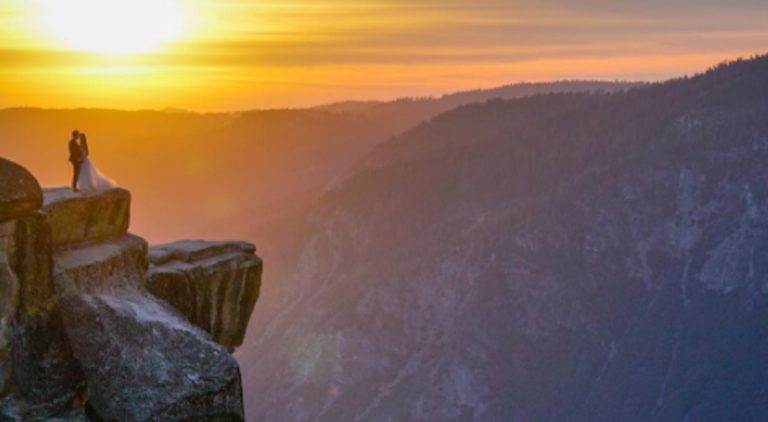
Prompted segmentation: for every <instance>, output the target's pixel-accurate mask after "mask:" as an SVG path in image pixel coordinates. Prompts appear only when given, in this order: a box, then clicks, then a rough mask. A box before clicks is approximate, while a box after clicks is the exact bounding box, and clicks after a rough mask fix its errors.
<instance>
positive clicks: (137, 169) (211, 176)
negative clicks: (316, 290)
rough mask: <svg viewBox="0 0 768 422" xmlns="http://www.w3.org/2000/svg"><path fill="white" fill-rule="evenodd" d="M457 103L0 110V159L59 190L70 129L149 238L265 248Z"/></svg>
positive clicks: (509, 91) (545, 88) (541, 88)
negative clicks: (369, 160) (374, 157)
mask: <svg viewBox="0 0 768 422" xmlns="http://www.w3.org/2000/svg"><path fill="white" fill-rule="evenodd" d="M628 86H631V85H630V84H623V83H616V84H599V83H592V82H585V83H576V82H568V83H551V84H539V85H535V86H522V85H521V86H520V87H518V88H516V87H514V86H513V87H509V88H503V89H499V90H495V91H488V92H487V93H485V94H483V95H492V96H497V97H498V96H505V97H518V96H522V95H529V94H533V93H540V92H553V91H558V90H560V89H572V90H573V89H584V90H587V89H589V90H592V89H605V90H610V89H625V88H627V87H628ZM459 97H460V99H459V100H456V99H454V100H450V104H448V103H447V102H446V101H442V102H440V104H437V103H435V102H434V101H431V100H429V101H428V100H424V101H410V100H409V101H396V102H391V103H382V104H380V105H379V107H380V108H381V109H382V111H381V112H368V113H356V112H337V111H330V110H322V109H297V110H253V111H245V112H238V113H214V114H197V113H191V112H180V111H179V110H166V111H118V110H100V109H75V110H44V109H29V108H17V109H6V110H0V127H2V128H3V139H5V140H6V142H2V143H0V156H4V157H8V158H10V159H12V160H15V161H16V162H19V163H21V164H23V165H24V166H26V167H27V168H29V169H30V170H31V171H32V172H33V173H34V174H35V175H36V177H37V178H38V179H39V180H40V182H41V183H42V184H43V185H47V186H57V185H67V184H68V183H69V180H70V177H71V176H70V174H71V167H70V164H69V163H68V162H67V159H66V157H67V156H66V154H67V152H66V142H67V141H68V137H69V133H70V132H71V131H72V129H75V128H77V129H80V130H81V131H85V132H86V133H87V134H88V139H89V142H90V146H91V150H92V154H93V158H94V161H95V164H96V166H97V167H99V168H100V169H101V170H102V171H103V172H104V173H106V174H107V175H108V176H110V177H111V178H114V179H115V180H116V181H117V182H118V183H119V184H120V185H121V186H127V187H130V189H131V192H132V193H133V195H134V210H135V212H134V215H133V217H134V218H133V224H134V227H135V228H136V229H137V230H138V231H140V232H141V233H144V234H145V235H146V236H147V238H148V239H150V240H152V241H161V242H165V241H169V240H172V239H175V238H177V237H179V236H186V237H189V236H192V237H206V238H240V237H241V234H242V232H243V226H247V229H246V231H247V232H248V233H252V234H255V236H254V238H253V239H249V240H251V241H255V242H257V243H258V244H266V242H267V241H268V240H271V239H265V240H264V242H262V239H261V237H260V235H259V233H261V232H262V228H271V227H272V226H273V225H274V221H275V220H276V219H282V218H285V217H286V216H287V215H291V214H293V213H295V212H297V210H300V209H303V208H304V207H306V206H308V205H309V204H311V203H312V202H313V201H314V200H316V199H317V198H319V196H320V195H321V194H322V192H324V191H325V190H326V189H327V188H328V186H331V185H332V184H333V183H335V182H336V181H338V180H341V179H343V177H344V175H345V174H346V173H347V170H348V168H349V166H351V165H352V164H353V163H355V162H357V161H358V160H359V159H360V158H361V157H363V156H364V155H365V154H366V153H368V152H369V151H370V150H371V148H372V147H373V146H374V145H376V144H378V143H380V142H383V141H385V140H387V139H388V138H390V137H392V136H395V135H398V134H400V133H401V132H404V131H405V130H407V129H410V128H411V127H413V126H415V125H416V124H418V123H420V122H421V121H422V120H425V119H429V118H431V117H432V116H434V115H436V114H438V113H440V112H442V111H446V110H447V109H448V108H446V107H450V108H452V107H454V106H455V105H458V104H460V103H462V101H467V102H470V101H474V100H475V99H476V97H473V96H467V95H464V94H462V95H460V96H459ZM377 104H378V103H377ZM422 104H426V105H425V106H422ZM416 108H418V109H419V110H418V112H417V110H416ZM168 198H173V201H168V200H167V199H168ZM201 198H204V200H201ZM182 215H183V216H184V218H183V219H180V218H179V216H182ZM232 221H241V222H244V224H232ZM278 237H279V236H278Z"/></svg>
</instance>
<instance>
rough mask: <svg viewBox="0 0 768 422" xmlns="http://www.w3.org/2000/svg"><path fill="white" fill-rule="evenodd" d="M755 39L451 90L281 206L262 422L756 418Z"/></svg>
mask: <svg viewBox="0 0 768 422" xmlns="http://www.w3.org/2000/svg"><path fill="white" fill-rule="evenodd" d="M766 116H768V56H760V57H755V58H752V59H750V60H739V61H736V62H732V63H728V64H723V65H720V66H718V67H716V68H713V69H710V70H708V71H707V72H705V73H703V74H700V75H697V76H694V77H691V78H687V77H686V78H681V79H677V80H672V81H669V82H665V83H659V84H653V85H648V86H643V87H637V88H634V89H631V90H629V91H627V92H618V93H592V94H584V93H560V94H548V95H537V96H531V97H527V98H522V99H516V100H492V101H488V102H485V103H481V104H472V105H465V106H462V107H459V108H457V109H455V110H452V111H449V112H447V113H444V114H442V115H439V116H437V117H435V118H433V119H431V121H429V122H426V123H423V124H421V125H419V126H417V127H415V128H413V129H412V130H410V131H408V132H406V133H404V134H402V135H401V136H397V137H395V138H394V139H391V140H389V141H387V142H384V143H381V144H379V145H378V146H376V147H375V148H374V149H373V150H372V151H371V152H370V153H369V154H367V155H366V157H365V158H364V159H363V160H362V161H361V162H360V163H359V164H357V165H356V166H355V170H354V173H353V174H352V175H351V176H350V177H348V178H347V179H345V180H344V181H342V182H340V183H338V184H337V185H336V186H335V187H334V188H333V189H332V190H331V191H329V192H328V193H326V194H325V195H323V196H322V197H321V198H320V199H319V200H318V201H317V202H316V203H315V204H314V205H312V206H311V207H309V208H308V209H307V210H306V211H304V212H302V213H300V214H298V215H297V216H296V217H295V218H293V219H291V220H289V221H286V222H284V223H283V224H284V227H290V228H291V230H290V231H289V230H287V229H286V230H284V231H283V232H282V233H283V234H284V236H283V239H282V240H283V242H282V244H281V245H280V247H281V248H282V250H281V251H274V250H273V251H272V254H274V255H280V256H281V257H283V261H282V263H281V264H280V265H281V266H282V267H283V268H286V269H292V271H288V272H286V273H285V274H284V275H283V277H281V278H280V279H277V280H271V283H265V290H264V295H263V302H262V303H265V306H259V307H257V309H256V312H255V314H254V319H253V320H252V326H253V327H258V328H254V329H253V330H251V332H250V334H249V338H248V339H247V340H246V343H245V346H244V347H243V348H242V349H241V350H240V352H239V353H238V360H239V361H240V362H241V365H242V368H243V379H244V384H245V391H246V392H247V394H246V397H245V400H246V414H247V415H248V417H249V418H250V419H252V420H263V421H284V420H306V421H309V420H318V421H339V420H349V421H354V420H359V421H385V420H386V421H390V420H398V421H408V420H414V421H424V420H440V421H444V420H445V421H473V420H474V421H510V420H512V421H527V420H584V421H592V420H759V419H762V418H764V414H765V413H764V412H765V409H766V406H768V372H766V370H765V368H767V367H768V326H767V325H766V324H765V321H766V319H767V318H768V283H767V280H768V240H767V239H768V185H767V184H766V179H767V178H768V170H766V167H765V165H764V163H766V162H768V119H766Z"/></svg>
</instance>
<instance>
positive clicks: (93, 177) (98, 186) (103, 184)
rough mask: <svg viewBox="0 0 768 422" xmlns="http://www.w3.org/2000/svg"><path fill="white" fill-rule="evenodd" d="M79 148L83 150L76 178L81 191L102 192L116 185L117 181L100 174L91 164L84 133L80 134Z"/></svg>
mask: <svg viewBox="0 0 768 422" xmlns="http://www.w3.org/2000/svg"><path fill="white" fill-rule="evenodd" d="M80 149H81V150H82V152H83V157H85V158H84V159H83V162H82V164H81V165H80V177H78V178H77V186H78V187H79V188H80V190H82V191H83V192H102V191H105V190H109V189H112V188H116V187H117V183H115V182H114V181H113V180H111V179H108V178H107V177H106V176H104V175H103V174H101V172H99V171H98V170H97V169H96V166H94V165H93V163H92V162H91V159H90V158H89V155H90V154H89V153H88V139H87V138H86V137H85V134H84V133H81V134H80Z"/></svg>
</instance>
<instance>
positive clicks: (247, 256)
mask: <svg viewBox="0 0 768 422" xmlns="http://www.w3.org/2000/svg"><path fill="white" fill-rule="evenodd" d="M255 250H256V248H255V247H254V246H253V245H252V244H250V243H245V242H212V241H202V240H185V241H178V242H174V243H169V244H166V245H158V246H153V247H151V248H150V252H149V259H150V269H149V272H148V276H147V281H146V283H147V284H146V287H147V289H148V290H149V291H150V292H152V293H153V294H154V295H155V296H157V297H160V298H162V299H164V300H166V301H167V302H168V303H170V304H171V305H173V306H174V307H175V308H176V309H178V310H179V311H181V313H182V314H184V315H185V316H186V317H187V318H188V319H189V320H190V321H191V322H192V323H193V324H195V325H197V326H198V327H201V328H202V329H204V330H206V331H207V332H209V333H210V334H211V335H213V337H214V339H216V341H218V342H219V343H220V344H222V345H224V346H225V347H227V348H228V349H229V350H234V348H235V347H237V346H240V345H241V344H242V342H243V337H244V336H245V331H246V328H247V326H248V321H249V320H250V317H251V312H252V311H253V308H254V305H255V304H256V300H257V299H258V297H259V290H260V286H261V273H262V261H261V259H260V258H259V257H258V256H256V255H254V252H255Z"/></svg>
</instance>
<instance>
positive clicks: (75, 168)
mask: <svg viewBox="0 0 768 422" xmlns="http://www.w3.org/2000/svg"><path fill="white" fill-rule="evenodd" d="M79 136H80V132H79V131H78V130H73V131H72V139H70V140H69V162H70V163H72V190H73V191H75V192H80V189H78V188H77V179H78V178H79V177H80V166H82V165H83V150H82V149H80V144H78V143H77V138H78V137H79Z"/></svg>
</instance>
